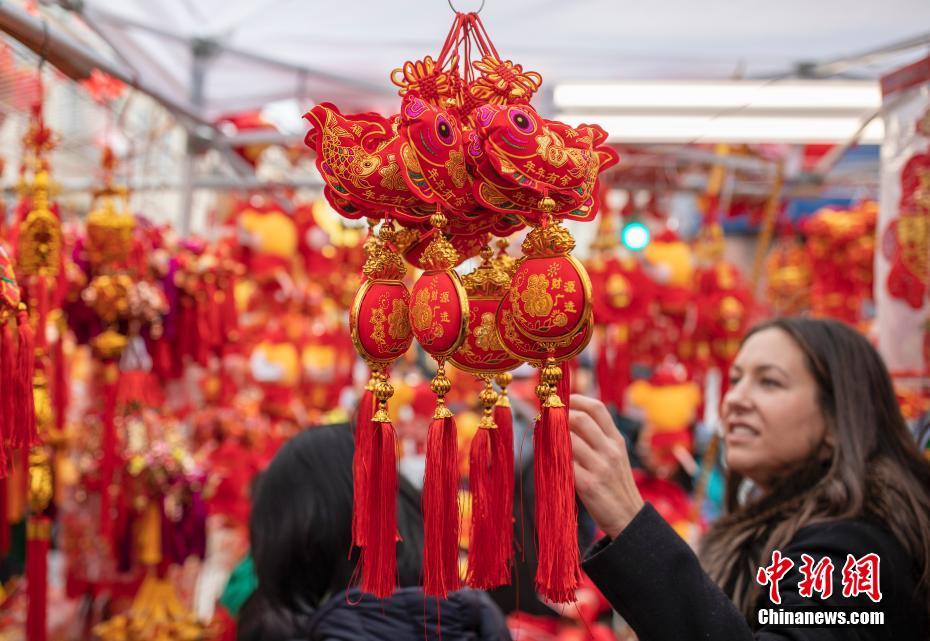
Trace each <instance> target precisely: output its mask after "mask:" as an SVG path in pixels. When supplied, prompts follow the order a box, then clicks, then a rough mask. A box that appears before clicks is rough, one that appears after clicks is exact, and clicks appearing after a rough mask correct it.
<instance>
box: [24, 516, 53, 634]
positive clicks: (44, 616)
mask: <svg viewBox="0 0 930 641" xmlns="http://www.w3.org/2000/svg"><path fill="white" fill-rule="evenodd" d="M50 527H51V522H50V521H49V519H48V517H44V516H34V517H32V518H30V519H29V523H28V524H27V529H28V530H30V531H29V532H28V536H27V538H26V583H27V588H26V591H27V595H28V597H29V605H28V609H27V611H26V639H27V641H45V640H46V639H47V638H48V546H49V540H48V531H49V528H50Z"/></svg>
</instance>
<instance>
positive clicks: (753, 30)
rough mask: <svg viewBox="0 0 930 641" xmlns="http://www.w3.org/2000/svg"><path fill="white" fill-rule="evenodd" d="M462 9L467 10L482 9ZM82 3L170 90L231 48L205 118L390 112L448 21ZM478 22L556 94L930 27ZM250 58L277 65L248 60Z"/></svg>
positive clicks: (577, 7) (534, 2)
mask: <svg viewBox="0 0 930 641" xmlns="http://www.w3.org/2000/svg"><path fill="white" fill-rule="evenodd" d="M454 1H455V3H456V6H457V7H458V8H459V9H460V10H463V11H469V10H474V9H475V8H477V6H478V4H479V3H480V0H454ZM78 4H79V5H80V6H82V11H83V14H84V16H85V19H86V20H87V22H88V23H90V24H91V25H92V26H94V27H95V28H96V29H98V30H99V32H100V33H101V34H102V35H103V36H104V37H105V38H106V39H107V40H109V41H110V43H111V44H112V45H113V46H114V47H115V48H116V49H117V50H118V51H119V52H120V54H121V55H122V56H123V57H124V59H125V61H126V62H128V63H129V64H131V65H132V66H133V67H135V68H136V69H137V70H138V72H139V73H140V74H142V75H143V77H145V78H146V80H147V81H149V82H152V83H155V84H157V85H158V86H159V88H161V89H162V90H166V91H170V92H172V93H174V94H175V95H184V94H187V93H189V92H190V86H191V85H190V81H191V77H192V73H191V60H192V58H191V54H190V50H191V48H190V42H191V40H192V39H194V38H209V39H212V40H215V41H216V42H218V43H220V44H221V45H222V46H223V47H224V48H226V49H225V50H223V52H221V53H220V54H219V55H218V56H216V57H215V58H213V60H212V61H211V65H210V67H209V68H208V71H207V76H206V81H207V82H206V87H205V95H204V113H205V115H207V116H208V117H211V118H212V117H215V116H217V115H219V114H221V113H228V112H231V111H236V110H240V109H245V108H254V107H257V106H260V105H262V104H264V103H266V102H268V101H272V100H278V99H284V98H290V97H295V96H297V95H298V93H302V94H303V95H302V99H304V100H306V101H307V103H308V104H309V102H310V101H313V102H319V101H323V100H331V101H333V102H336V103H337V104H340V105H342V106H344V107H346V108H347V109H361V108H366V107H374V108H381V109H390V108H391V107H390V105H392V104H394V102H395V99H394V98H393V97H392V94H393V91H394V89H393V86H392V85H391V84H390V82H389V80H388V76H389V74H390V72H391V70H392V69H394V68H395V67H399V66H400V65H401V64H402V63H403V62H404V61H405V60H407V59H410V58H417V57H422V56H424V55H426V54H432V55H433V56H435V55H436V53H437V52H438V49H439V47H440V45H441V43H442V41H443V39H444V37H445V34H446V32H447V30H448V28H449V26H450V24H451V20H452V11H451V10H450V8H449V6H448V4H447V3H446V1H445V0H416V1H414V0H351V1H347V0H335V1H334V0H327V1H326V2H323V1H319V0H265V1H260V0H159V1H158V2H152V1H151V0H83V2H81V3H78ZM481 18H482V20H483V21H484V24H485V26H486V28H487V30H488V32H489V33H490V35H491V37H492V39H493V41H494V42H495V44H496V46H497V49H498V51H499V52H500V54H501V55H502V56H503V57H504V58H511V59H513V60H514V61H515V62H519V63H521V64H523V65H524V67H525V68H527V69H532V70H536V71H539V72H540V73H542V75H543V78H544V86H548V88H549V89H551V88H552V86H554V85H555V84H556V83H558V82H560V81H569V80H582V79H645V78H662V79H671V78H728V77H733V76H734V75H743V76H747V77H758V76H765V75H770V74H778V73H784V72H786V71H789V70H790V69H792V68H793V67H794V65H795V64H797V63H799V62H802V61H824V60H829V59H833V58H837V57H843V56H847V55H850V54H855V53H859V52H862V51H865V50H869V49H872V48H876V47H880V46H883V45H886V44H890V43H893V42H896V41H900V40H902V39H905V38H909V37H913V36H915V35H919V34H920V32H921V31H926V30H927V26H928V25H930V2H928V0H883V1H882V2H878V1H876V0H857V1H856V2H852V1H850V0H782V1H780V2H772V1H771V0H765V1H762V0H700V1H697V0H652V1H650V2H642V1H639V2H632V1H629V0H573V1H567V0H558V1H556V0H486V6H485V7H484V9H483V11H482V12H481ZM235 52H239V53H238V54H237V53H235ZM924 53H926V50H924V51H916V52H915V51H911V52H910V53H909V54H908V56H909V59H914V58H916V57H917V56H919V55H923V54H924ZM240 54H242V55H240ZM253 56H254V57H259V58H262V59H268V60H273V61H277V64H273V65H269V64H266V63H265V62H261V61H259V60H252V59H249V58H251V57H253ZM900 61H901V57H900V56H898V57H894V58H891V59H886V60H884V61H883V63H882V64H881V65H877V66H876V65H872V66H866V67H858V68H856V69H855V70H854V72H855V73H856V74H858V75H861V76H865V77H876V76H878V75H879V74H880V73H881V72H882V71H883V70H885V69H887V68H888V67H889V65H895V64H898V63H899V62H900ZM286 65H293V66H294V69H292V68H288V67H287V66H286ZM298 67H299V68H305V69H306V70H307V71H308V73H307V74H306V75H303V74H301V73H299V72H298V71H296V68H298ZM301 88H302V89H301Z"/></svg>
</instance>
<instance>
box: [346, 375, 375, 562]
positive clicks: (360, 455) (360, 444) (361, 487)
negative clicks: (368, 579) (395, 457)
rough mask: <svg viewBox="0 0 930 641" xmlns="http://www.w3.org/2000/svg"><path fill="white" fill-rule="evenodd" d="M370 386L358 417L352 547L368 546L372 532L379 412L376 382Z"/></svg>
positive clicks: (353, 480)
mask: <svg viewBox="0 0 930 641" xmlns="http://www.w3.org/2000/svg"><path fill="white" fill-rule="evenodd" d="M373 380H374V374H373V375H372V379H371V380H369V382H368V384H367V385H365V392H364V393H363V394H362V400H361V401H360V403H359V406H358V415H357V416H356V417H355V456H354V457H353V459H352V490H353V492H352V494H353V506H354V507H353V510H352V545H354V546H356V547H362V546H363V545H365V532H367V530H368V509H367V508H366V506H367V505H368V480H369V478H370V477H369V474H370V467H371V457H372V447H373V441H374V439H375V435H376V434H377V426H376V425H375V424H374V423H372V422H371V417H372V415H373V414H374V412H375V397H374V395H373V394H372V389H371V385H372V381H373Z"/></svg>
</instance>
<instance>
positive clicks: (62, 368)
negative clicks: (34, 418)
mask: <svg viewBox="0 0 930 641" xmlns="http://www.w3.org/2000/svg"><path fill="white" fill-rule="evenodd" d="M61 329H63V328H61ZM52 367H53V371H52V377H53V378H52V407H53V408H54V411H55V427H56V428H57V429H58V430H59V431H63V430H64V428H65V412H66V410H67V407H68V371H67V369H66V363H65V341H64V331H61V330H59V333H58V339H57V340H56V341H55V346H54V361H53V364H52Z"/></svg>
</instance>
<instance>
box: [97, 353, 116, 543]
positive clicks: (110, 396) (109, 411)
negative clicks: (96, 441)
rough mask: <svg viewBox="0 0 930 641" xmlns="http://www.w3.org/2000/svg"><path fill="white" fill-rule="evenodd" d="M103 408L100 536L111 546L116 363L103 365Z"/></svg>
mask: <svg viewBox="0 0 930 641" xmlns="http://www.w3.org/2000/svg"><path fill="white" fill-rule="evenodd" d="M103 377H104V383H103V385H104V389H103V408H102V412H101V427H102V434H101V447H100V449H101V450H102V452H101V454H102V455H101V460H100V481H101V483H100V484H101V488H100V536H101V537H102V538H103V540H104V541H106V542H107V543H108V544H109V546H110V548H111V549H112V547H113V526H114V523H113V518H112V514H111V512H112V506H113V497H112V495H111V493H110V485H111V484H112V483H113V472H114V470H115V469H116V399H117V394H118V392H119V367H118V366H117V365H116V363H106V364H105V365H104V374H103Z"/></svg>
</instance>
